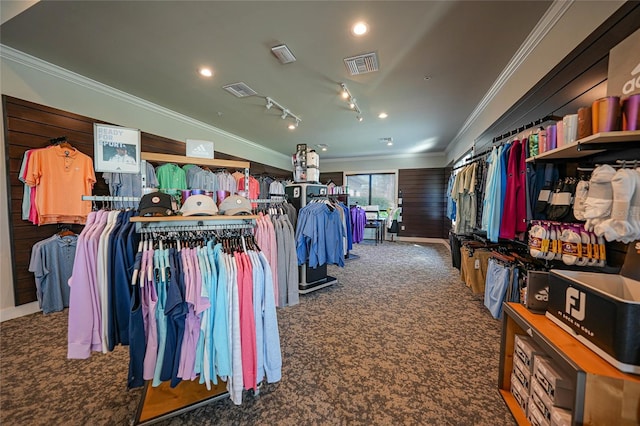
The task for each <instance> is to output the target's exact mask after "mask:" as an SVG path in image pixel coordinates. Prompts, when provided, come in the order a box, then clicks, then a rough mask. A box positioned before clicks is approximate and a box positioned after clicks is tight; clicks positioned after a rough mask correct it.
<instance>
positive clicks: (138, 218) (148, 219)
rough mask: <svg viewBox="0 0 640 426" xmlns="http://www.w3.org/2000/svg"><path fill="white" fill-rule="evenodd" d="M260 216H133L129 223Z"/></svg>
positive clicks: (223, 219)
mask: <svg viewBox="0 0 640 426" xmlns="http://www.w3.org/2000/svg"><path fill="white" fill-rule="evenodd" d="M259 217H260V216H258V215H244V216H225V215H218V216H150V217H147V216H134V217H132V218H131V219H130V221H131V222H141V223H145V222H178V223H179V222H194V221H196V222H204V221H214V222H215V221H220V222H224V221H229V220H233V221H238V220H255V219H258V218H259Z"/></svg>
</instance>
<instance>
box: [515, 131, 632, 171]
mask: <svg viewBox="0 0 640 426" xmlns="http://www.w3.org/2000/svg"><path fill="white" fill-rule="evenodd" d="M625 142H628V143H633V142H640V130H625V131H617V132H601V133H596V134H595V135H591V136H587V137H586V138H582V139H579V140H577V141H575V142H571V143H569V144H566V145H563V146H560V147H558V148H556V149H552V150H550V151H545V152H543V153H542V154H538V155H535V156H533V157H529V158H527V162H528V163H531V162H534V161H539V160H559V159H564V158H581V157H587V156H589V155H593V154H598V153H600V152H603V151H605V150H604V149H589V145H604V144H609V143H625Z"/></svg>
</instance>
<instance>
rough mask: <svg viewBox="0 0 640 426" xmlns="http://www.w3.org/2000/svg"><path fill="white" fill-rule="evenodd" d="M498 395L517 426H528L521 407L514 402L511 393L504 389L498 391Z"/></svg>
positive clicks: (514, 399)
mask: <svg viewBox="0 0 640 426" xmlns="http://www.w3.org/2000/svg"><path fill="white" fill-rule="evenodd" d="M499 391H500V395H502V399H504V402H505V403H506V404H507V407H509V410H510V411H511V414H512V415H513V418H514V420H515V421H516V423H518V425H519V426H526V425H528V424H529V420H527V416H526V415H525V414H524V411H522V407H520V405H519V404H518V401H516V398H515V397H514V396H513V394H512V393H511V392H509V391H508V390H505V389H499Z"/></svg>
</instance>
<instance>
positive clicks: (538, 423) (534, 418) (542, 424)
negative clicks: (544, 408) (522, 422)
mask: <svg viewBox="0 0 640 426" xmlns="http://www.w3.org/2000/svg"><path fill="white" fill-rule="evenodd" d="M527 419H528V420H529V423H531V426H550V423H549V422H548V421H547V419H545V418H544V416H543V415H542V414H541V413H540V410H538V407H536V405H535V404H534V403H533V401H529V412H528V413H527Z"/></svg>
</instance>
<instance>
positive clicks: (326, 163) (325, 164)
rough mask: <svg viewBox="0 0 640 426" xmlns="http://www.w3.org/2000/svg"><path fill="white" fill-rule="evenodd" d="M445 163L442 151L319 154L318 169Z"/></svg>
mask: <svg viewBox="0 0 640 426" xmlns="http://www.w3.org/2000/svg"><path fill="white" fill-rule="evenodd" d="M445 165H446V157H445V154H444V153H438V154H414V155H395V156H386V157H355V158H331V159H323V158H322V154H320V171H321V172H322V173H328V172H341V171H345V170H348V171H350V172H369V171H371V170H391V169H422V168H441V167H444V166H445Z"/></svg>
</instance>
